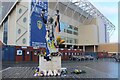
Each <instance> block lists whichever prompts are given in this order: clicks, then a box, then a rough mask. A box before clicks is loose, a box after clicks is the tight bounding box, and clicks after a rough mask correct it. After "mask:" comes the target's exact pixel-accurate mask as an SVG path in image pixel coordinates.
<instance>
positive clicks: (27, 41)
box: [0, 0, 115, 52]
mask: <svg viewBox="0 0 120 80" xmlns="http://www.w3.org/2000/svg"><path fill="white" fill-rule="evenodd" d="M42 9H45V10H46V19H47V18H48V17H49V16H54V14H55V10H59V11H60V29H61V32H60V34H57V35H59V36H61V38H62V39H64V40H65V43H64V44H63V45H60V48H69V49H71V48H73V49H81V50H83V51H92V52H96V51H98V46H99V45H100V44H105V43H109V38H110V36H111V34H112V32H113V31H114V30H115V26H114V25H113V24H112V23H111V22H110V21H109V20H108V19H107V18H106V17H105V16H104V15H103V14H102V13H101V12H99V10H98V9H96V8H95V7H94V6H93V5H92V4H91V3H90V2H89V1H85V0H80V1H78V2H74V1H69V0H68V1H66V2H62V1H53V0H52V1H46V2H41V0H31V2H30V1H29V0H28V2H27V1H26V2H24V0H21V1H16V2H15V3H14V4H13V5H12V7H11V8H10V9H9V11H8V13H7V14H6V15H5V17H4V18H3V19H2V21H1V23H0V40H1V41H2V42H3V43H4V44H7V45H16V46H34V47H41V46H44V45H45V42H44V41H45V40H44V39H43V36H45V30H44V27H45V25H44V24H43V23H42V21H41V19H40V13H41V10H42ZM48 15H49V16H48ZM38 23H40V24H42V25H43V26H42V28H40V27H38V26H37V25H38Z"/></svg>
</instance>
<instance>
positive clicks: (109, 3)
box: [88, 0, 119, 43]
mask: <svg viewBox="0 0 120 80" xmlns="http://www.w3.org/2000/svg"><path fill="white" fill-rule="evenodd" d="M88 1H90V2H91V3H92V4H93V5H94V6H95V7H96V8H97V9H98V10H99V11H100V12H101V13H102V14H103V15H104V16H105V17H106V18H108V19H109V21H111V22H112V23H113V24H114V25H115V27H116V30H115V32H114V33H113V35H112V36H111V37H110V42H112V43H114V42H118V1H119V0H88Z"/></svg>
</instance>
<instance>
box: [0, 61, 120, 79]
mask: <svg viewBox="0 0 120 80" xmlns="http://www.w3.org/2000/svg"><path fill="white" fill-rule="evenodd" d="M118 65H119V66H120V63H118V62H115V61H114V60H113V59H100V60H93V61H64V62H62V67H66V68H67V69H68V74H66V75H61V77H63V78H64V77H65V78H66V77H67V78H118V67H119V66H118ZM36 67H37V63H16V64H14V63H10V64H8V63H7V64H6V63H4V64H3V70H1V71H0V73H2V77H3V78H40V77H34V76H33V74H34V71H35V68H36ZM74 69H81V70H85V71H86V73H84V74H78V75H77V74H71V71H73V70H74Z"/></svg>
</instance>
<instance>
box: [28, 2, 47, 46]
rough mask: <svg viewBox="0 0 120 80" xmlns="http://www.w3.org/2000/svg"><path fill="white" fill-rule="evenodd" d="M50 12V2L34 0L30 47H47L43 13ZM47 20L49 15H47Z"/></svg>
mask: <svg viewBox="0 0 120 80" xmlns="http://www.w3.org/2000/svg"><path fill="white" fill-rule="evenodd" d="M43 9H44V10H45V12H46V13H47V12H48V2H43V1H41V0H38V2H36V0H32V2H31V13H32V14H31V24H30V25H31V31H30V46H33V47H46V39H45V36H46V26H45V24H44V23H43V21H42V17H41V11H42V10H43ZM45 19H46V20H47V14H46V15H45Z"/></svg>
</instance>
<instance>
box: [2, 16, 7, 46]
mask: <svg viewBox="0 0 120 80" xmlns="http://www.w3.org/2000/svg"><path fill="white" fill-rule="evenodd" d="M7 40H8V18H7V19H6V20H5V22H4V35H3V42H4V43H5V44H7Z"/></svg>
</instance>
